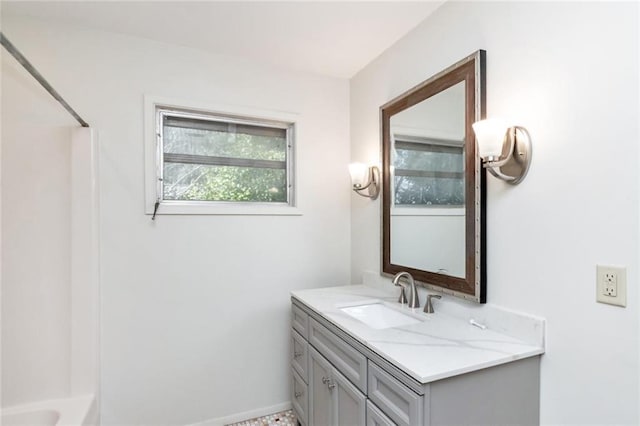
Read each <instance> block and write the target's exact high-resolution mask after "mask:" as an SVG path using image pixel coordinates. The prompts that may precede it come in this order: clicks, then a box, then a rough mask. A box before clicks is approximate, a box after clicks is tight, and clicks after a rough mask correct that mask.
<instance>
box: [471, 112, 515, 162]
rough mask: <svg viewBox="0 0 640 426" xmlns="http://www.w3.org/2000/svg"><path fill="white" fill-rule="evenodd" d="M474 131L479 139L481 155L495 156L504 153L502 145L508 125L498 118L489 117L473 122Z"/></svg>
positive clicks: (483, 156) (484, 156) (485, 156)
mask: <svg viewBox="0 0 640 426" xmlns="http://www.w3.org/2000/svg"><path fill="white" fill-rule="evenodd" d="M473 131H474V132H475V134H476V139H477V140H478V150H479V153H480V157H482V158H487V157H495V158H498V157H500V155H502V146H503V142H504V137H505V134H506V133H507V125H506V124H504V122H502V121H501V120H498V119H487V120H482V121H476V122H475V123H473Z"/></svg>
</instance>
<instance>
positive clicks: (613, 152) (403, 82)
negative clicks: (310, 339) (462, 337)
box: [351, 2, 640, 425]
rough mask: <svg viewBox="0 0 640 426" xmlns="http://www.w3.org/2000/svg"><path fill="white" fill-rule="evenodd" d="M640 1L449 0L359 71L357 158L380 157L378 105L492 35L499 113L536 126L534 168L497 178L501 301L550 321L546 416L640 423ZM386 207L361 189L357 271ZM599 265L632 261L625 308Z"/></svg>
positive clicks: (373, 264)
mask: <svg viewBox="0 0 640 426" xmlns="http://www.w3.org/2000/svg"><path fill="white" fill-rule="evenodd" d="M637 9H638V5H637V3H624V4H616V3H609V2H607V3H587V2H585V3H579V2H571V3H555V2H554V3H538V2H533V3H524V2H512V3H509V2H498V3H490V2H469V3H464V2H449V3H446V4H444V5H443V6H442V7H441V8H440V9H438V10H437V11H436V12H435V13H434V15H432V16H431V17H430V18H428V19H427V20H426V21H425V22H424V23H423V24H421V25H420V26H419V27H417V28H416V29H415V30H414V31H412V32H411V33H410V34H409V35H407V36H406V37H404V38H403V39H402V40H400V41H399V42H398V43H397V44H395V45H394V46H393V47H392V48H390V49H389V50H388V51H386V52H385V53H384V54H383V55H381V56H380V57H379V58H378V59H377V60H375V61H374V62H373V63H371V64H370V65H369V66H367V67H366V68H365V69H364V70H362V71H361V72H360V73H359V74H358V75H356V76H355V77H354V78H353V79H352V81H351V140H352V146H351V149H352V154H351V155H352V160H353V161H366V160H372V159H373V160H377V161H379V160H378V159H379V149H380V148H379V123H378V108H379V106H380V105H382V104H384V103H385V102H387V101H388V100H389V99H391V98H393V97H395V96H397V95H398V94H400V93H402V92H403V91H405V90H406V89H408V88H410V87H412V86H414V85H415V84H417V83H419V82H420V81H422V80H425V79H426V78H428V77H429V76H431V75H433V74H435V73H436V72H438V71H440V70H441V69H444V68H446V67H447V66H449V65H451V64H453V63H454V62H456V61H458V60H460V59H462V58H463V57H465V56H467V55H468V54H471V53H472V52H474V51H475V50H477V49H480V48H483V49H486V51H487V109H488V114H489V115H490V116H503V117H505V118H507V119H508V120H510V121H512V122H513V123H515V124H522V125H525V126H526V127H527V128H528V129H529V130H530V132H531V135H532V138H533V163H532V166H531V170H530V172H529V175H528V177H527V178H526V180H525V181H524V182H522V183H521V184H520V185H518V186H517V187H510V186H508V185H506V184H504V183H502V182H500V181H497V180H495V179H493V178H491V177H489V178H488V205H487V272H488V284H487V286H488V297H487V300H488V302H489V303H491V304H495V305H501V306H505V307H508V308H511V309H515V310H520V311H524V312H528V313H531V314H536V315H539V316H542V317H544V318H546V320H547V336H548V339H547V353H546V354H545V355H544V356H543V361H542V378H541V421H542V423H543V424H576V425H577V424H580V425H582V424H637V423H638V422H640V416H639V413H638V401H639V391H638V377H639V368H638V361H639V358H640V357H639V350H638V335H639V328H638V316H639V314H640V310H639V309H638V299H639V297H638V291H637V285H636V284H637V282H638V267H637V265H638V213H639V211H638V192H639V187H638V172H637V170H638V158H639V157H638V113H639V111H638V73H639V71H640V70H639V68H638V10H637ZM379 221H380V217H379V205H378V204H377V203H370V202H367V201H366V200H359V199H357V198H354V199H353V202H352V232H351V238H352V276H353V278H354V281H356V280H357V277H359V276H361V275H362V273H363V271H366V270H372V271H379V270H380V254H379V253H380V251H379V250H380V243H379V241H380V235H379V229H380V225H379V223H380V222H379ZM597 263H602V264H617V265H626V266H627V267H628V275H627V278H628V283H629V289H628V290H629V295H628V297H629V299H628V306H627V308H626V309H621V308H617V307H613V306H608V305H602V304H597V303H596V302H595V300H594V299H595V294H594V293H595V265H596V264H597ZM443 303H445V302H443Z"/></svg>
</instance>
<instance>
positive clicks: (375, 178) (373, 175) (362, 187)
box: [353, 166, 380, 200]
mask: <svg viewBox="0 0 640 426" xmlns="http://www.w3.org/2000/svg"><path fill="white" fill-rule="evenodd" d="M353 191H354V192H355V193H356V194H358V195H360V196H361V197H367V198H371V199H372V200H375V199H377V198H378V195H379V194H380V169H378V168H377V167H376V166H371V167H369V170H368V178H367V182H366V183H365V184H360V183H354V184H353ZM364 191H367V193H364Z"/></svg>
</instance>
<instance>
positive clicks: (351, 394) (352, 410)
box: [329, 368, 367, 426]
mask: <svg viewBox="0 0 640 426" xmlns="http://www.w3.org/2000/svg"><path fill="white" fill-rule="evenodd" d="M334 385H335V386H334ZM329 388H330V390H331V392H332V393H333V415H334V418H335V419H336V420H335V422H334V423H333V424H334V425H336V426H354V425H364V424H365V419H366V411H367V398H366V397H365V396H364V394H363V393H362V392H360V391H359V390H358V388H356V387H355V386H354V385H353V384H352V383H351V382H349V380H347V378H346V377H344V376H343V375H342V374H340V373H339V372H338V370H336V369H335V368H334V369H333V377H332V381H331V383H330V386H329Z"/></svg>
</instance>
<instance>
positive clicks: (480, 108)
mask: <svg viewBox="0 0 640 426" xmlns="http://www.w3.org/2000/svg"><path fill="white" fill-rule="evenodd" d="M485 64H486V52H485V51H484V50H478V51H477V52H475V53H474V54H472V55H470V56H468V57H466V58H465V59H463V60H461V61H460V62H458V63H456V64H454V65H453V66H451V67H449V68H447V69H445V70H444V71H442V72H440V73H438V74H436V75H434V76H433V77H431V78H429V79H428V80H426V81H424V82H422V83H420V84H419V85H417V86H416V87H414V88H412V89H410V90H408V91H407V92H405V93H403V94H402V95H400V96H398V97H396V98H395V99H393V100H391V101H390V102H388V103H386V104H385V105H383V106H382V107H380V119H381V123H382V125H381V131H382V274H383V275H389V276H391V275H395V274H397V273H398V272H401V271H407V272H409V273H410V274H411V275H413V278H414V279H415V280H416V284H419V285H421V286H423V287H427V288H431V289H433V290H437V291H440V292H444V293H448V294H452V295H454V296H457V297H461V298H464V299H468V300H473V301H475V302H478V303H485V302H486V239H485V230H486V226H485V225H486V219H485V216H486V214H485V212H486V207H485V199H486V194H485V191H486V190H485V187H486V185H485V181H486V173H485V170H484V169H483V168H482V164H481V162H480V158H479V156H478V154H477V148H476V138H475V135H474V133H473V128H472V127H471V125H472V124H473V123H474V122H476V121H478V120H482V119H484V118H485V107H486V100H485V98H486V96H485V94H486V89H485V87H486V85H485V69H486V66H485ZM463 81H464V82H465V132H464V135H465V136H464V144H465V150H464V152H465V160H464V161H465V183H464V185H465V189H464V191H465V277H464V278H461V277H455V276H450V275H445V274H440V273H435V272H429V271H424V270H420V269H414V268H410V267H407V266H402V265H396V264H393V263H391V199H392V196H393V194H391V182H390V179H391V173H390V167H391V149H392V145H391V117H392V116H393V115H394V114H397V113H399V112H401V111H404V110H405V109H407V108H410V107H412V106H414V105H416V104H418V103H420V102H422V101H424V100H426V99H428V98H430V97H431V96H434V95H436V94H438V93H440V92H442V91H443V90H446V89H448V88H449V87H451V86H454V85H455V84H458V83H460V82H463Z"/></svg>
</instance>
